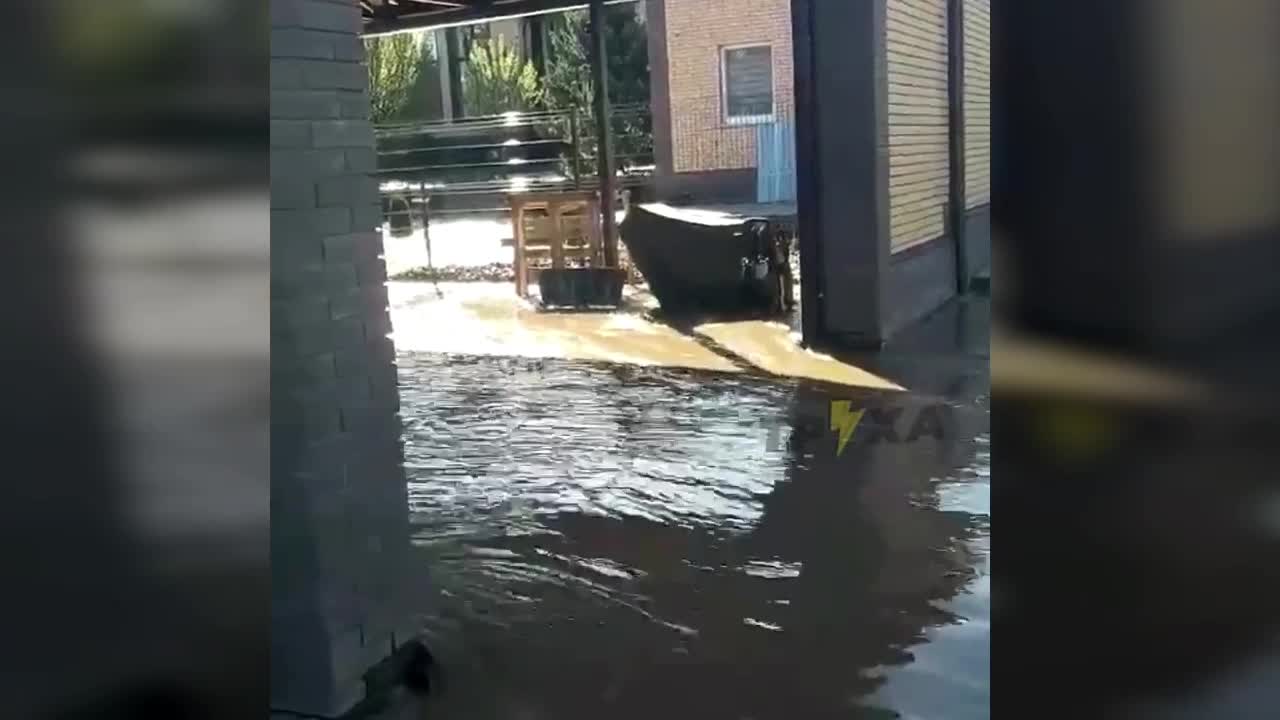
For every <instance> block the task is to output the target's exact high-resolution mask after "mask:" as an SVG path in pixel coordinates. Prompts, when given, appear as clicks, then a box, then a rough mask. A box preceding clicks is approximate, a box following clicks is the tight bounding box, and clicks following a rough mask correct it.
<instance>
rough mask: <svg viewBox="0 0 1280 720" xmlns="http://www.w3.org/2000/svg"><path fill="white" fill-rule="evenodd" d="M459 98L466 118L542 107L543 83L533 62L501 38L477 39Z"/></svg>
mask: <svg viewBox="0 0 1280 720" xmlns="http://www.w3.org/2000/svg"><path fill="white" fill-rule="evenodd" d="M462 97H463V103H464V107H466V109H467V114H468V115H497V114H499V113H504V112H512V111H524V110H533V109H535V108H538V107H540V106H541V105H542V83H541V82H540V81H539V80H538V71H537V70H536V69H535V68H534V67H533V63H530V62H528V61H527V60H525V59H524V58H522V57H520V53H519V51H518V50H516V48H515V47H513V46H512V45H510V44H508V43H507V42H505V41H503V39H502V38H500V37H499V38H493V39H490V40H478V41H476V42H475V44H473V45H472V46H471V53H470V54H469V55H468V56H467V64H466V67H465V69H464V70H463V75H462Z"/></svg>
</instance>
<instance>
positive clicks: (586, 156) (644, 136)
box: [545, 5, 653, 169]
mask: <svg viewBox="0 0 1280 720" xmlns="http://www.w3.org/2000/svg"><path fill="white" fill-rule="evenodd" d="M604 29H605V44H606V47H607V51H608V60H607V68H608V73H609V102H610V103H611V104H612V105H613V106H614V107H615V108H617V109H618V112H617V113H616V114H615V116H614V119H613V137H614V152H615V154H616V155H617V157H618V160H619V162H618V166H619V167H620V168H623V169H625V168H626V167H627V166H628V165H633V164H637V163H644V162H649V161H650V160H651V158H652V155H653V125H652V118H651V117H650V115H649V113H648V111H647V109H646V108H647V107H648V105H649V102H650V97H649V42H648V36H647V35H646V28H645V23H644V20H643V18H642V17H641V16H639V15H637V14H636V12H635V8H633V7H631V6H630V5H613V6H609V7H606V8H605V28H604ZM549 36H550V37H549V40H550V42H549V43H548V44H549V52H548V57H547V76H546V81H545V82H546V94H547V105H548V107H550V108H552V109H557V110H575V111H577V113H578V116H579V122H580V123H581V127H582V136H583V139H582V147H581V150H580V155H581V156H582V158H583V160H584V161H586V162H588V163H592V162H594V160H595V155H596V139H595V138H596V131H595V120H594V118H595V115H594V113H593V112H592V109H591V108H592V102H593V100H594V97H595V82H594V80H593V79H592V76H591V21H590V14H589V13H588V12H587V11H586V10H575V11H571V12H567V13H564V14H563V15H561V16H560V18H559V19H558V21H557V22H555V23H554V24H552V26H551V28H550V31H549Z"/></svg>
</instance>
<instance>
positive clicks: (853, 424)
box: [830, 400, 866, 457]
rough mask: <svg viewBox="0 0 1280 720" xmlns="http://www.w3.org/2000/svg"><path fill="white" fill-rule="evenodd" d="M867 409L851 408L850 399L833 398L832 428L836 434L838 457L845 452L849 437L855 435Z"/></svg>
mask: <svg viewBox="0 0 1280 720" xmlns="http://www.w3.org/2000/svg"><path fill="white" fill-rule="evenodd" d="M865 413H866V410H862V409H858V410H854V409H851V403H850V402H849V401H848V400H832V401H831V413H830V417H831V423H830V426H831V430H833V431H834V432H836V433H837V435H836V457H840V456H841V455H843V454H844V446H845V445H848V444H849V438H851V437H853V431H854V430H857V429H858V423H860V422H862V416H863V415H864V414H865Z"/></svg>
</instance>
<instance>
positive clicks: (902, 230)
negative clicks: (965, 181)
mask: <svg viewBox="0 0 1280 720" xmlns="http://www.w3.org/2000/svg"><path fill="white" fill-rule="evenodd" d="M885 25H886V29H885V32H886V34H887V37H886V52H887V55H888V58H887V60H888V76H889V77H888V80H889V237H890V246H891V247H892V249H893V251H894V252H897V251H899V250H905V249H907V248H909V247H912V246H914V245H919V244H920V243H925V242H928V241H930V240H933V239H936V238H938V237H940V236H941V235H942V234H943V232H944V230H945V227H946V225H945V222H944V220H945V215H946V207H947V182H948V172H949V170H950V160H949V157H948V153H947V135H948V133H947V5H946V0H888V8H887V14H886V18H885Z"/></svg>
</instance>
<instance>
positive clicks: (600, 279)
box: [538, 268, 626, 308]
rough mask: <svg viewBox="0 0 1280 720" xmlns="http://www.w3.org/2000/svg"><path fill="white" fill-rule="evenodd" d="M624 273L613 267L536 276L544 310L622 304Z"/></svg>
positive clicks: (542, 273)
mask: <svg viewBox="0 0 1280 720" xmlns="http://www.w3.org/2000/svg"><path fill="white" fill-rule="evenodd" d="M625 279H626V275H625V273H623V271H621V270H618V269H616V268H564V269H560V270H551V269H547V270H543V271H541V272H540V273H539V274H538V289H539V291H540V292H541V294H542V305H543V307H560V308H589V307H611V308H616V307H618V306H619V305H621V304H622V284H623V282H624V281H625Z"/></svg>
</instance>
